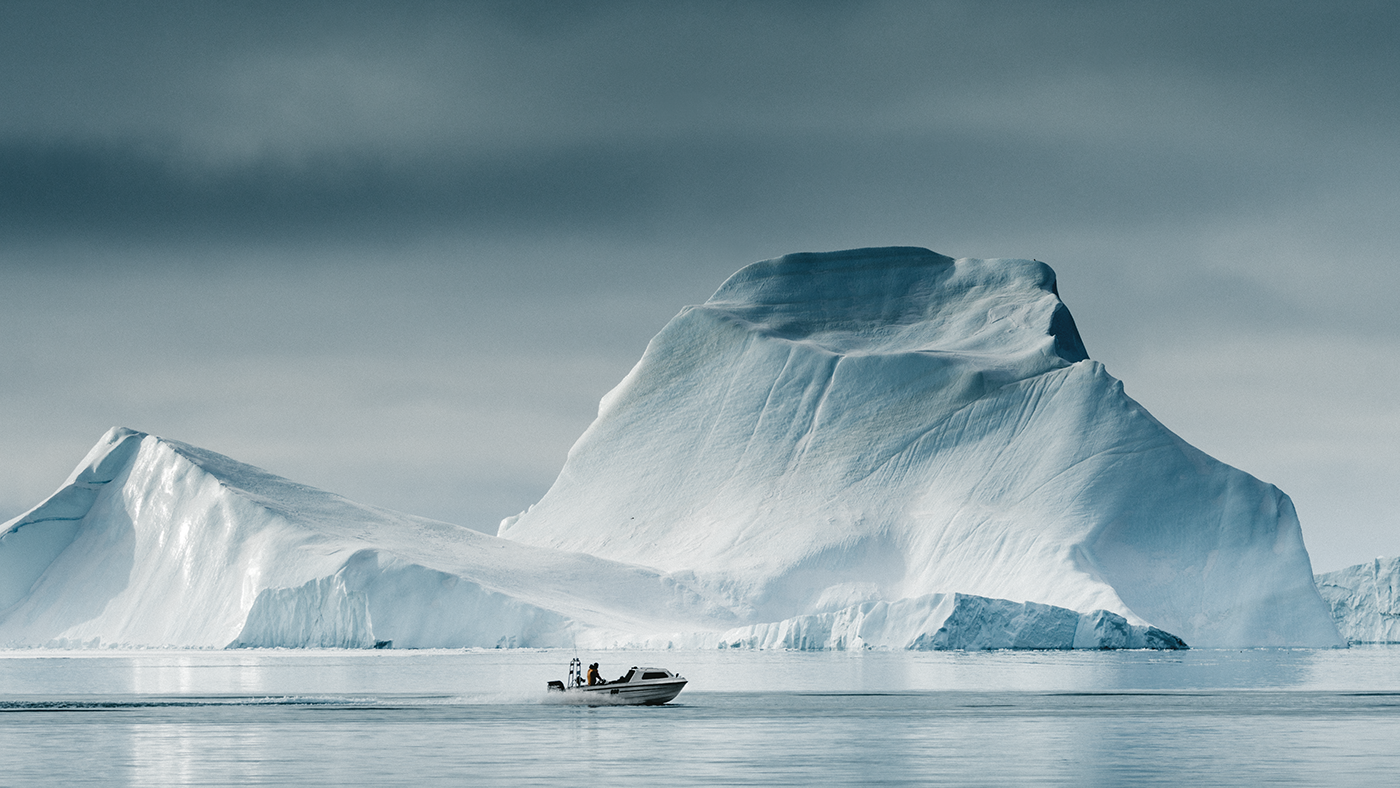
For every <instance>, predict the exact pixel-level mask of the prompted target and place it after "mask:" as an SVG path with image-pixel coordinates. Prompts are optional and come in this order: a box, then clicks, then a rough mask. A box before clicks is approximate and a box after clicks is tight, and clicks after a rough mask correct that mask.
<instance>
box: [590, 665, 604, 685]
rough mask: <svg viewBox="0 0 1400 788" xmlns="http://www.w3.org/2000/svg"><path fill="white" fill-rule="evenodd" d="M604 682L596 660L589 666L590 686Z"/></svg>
mask: <svg viewBox="0 0 1400 788" xmlns="http://www.w3.org/2000/svg"><path fill="white" fill-rule="evenodd" d="M602 683H603V677H602V676H600V675H598V663H597V662H594V663H593V664H592V665H589V666H588V686H590V687H592V686H594V685H596V684H602Z"/></svg>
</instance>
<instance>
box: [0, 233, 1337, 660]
mask: <svg viewBox="0 0 1400 788" xmlns="http://www.w3.org/2000/svg"><path fill="white" fill-rule="evenodd" d="M1168 633H1171V634H1168ZM1182 639H1184V640H1185V642H1187V643H1190V644H1191V645H1192V646H1201V645H1205V646H1261V645H1324V646H1330V645H1337V644H1340V643H1341V642H1342V641H1341V640H1340V638H1339V637H1338V635H1337V631H1336V628H1335V626H1333V624H1332V622H1331V619H1330V617H1329V616H1328V614H1327V607H1326V605H1325V604H1324V603H1323V601H1322V599H1321V597H1319V596H1318V592H1317V589H1316V587H1315V586H1314V585H1313V582H1312V575H1311V570H1310V568H1309V563H1308V558H1307V553H1306V551H1305V550H1304V548H1303V544H1302V538H1301V533H1300V529H1299V526H1298V522H1297V519H1296V517H1295V515H1294V513H1293V508H1292V505H1291V503H1290V502H1289V500H1288V498H1287V496H1285V495H1283V494H1282V493H1281V492H1279V491H1278V490H1277V489H1276V488H1274V487H1272V486H1270V485H1267V484H1264V483H1263V482H1260V481H1258V480H1257V479H1254V478H1253V477H1251V476H1248V475H1247V474H1245V473H1243V472H1240V471H1238V470H1235V469H1233V468H1230V467H1228V466H1226V465H1223V464H1221V463H1219V462H1217V461H1215V460H1213V459H1211V458H1209V457H1207V456H1206V455H1204V454H1202V453H1201V452H1199V451H1197V450H1195V449H1193V448H1192V447H1190V446H1188V445H1187V444H1186V443H1185V442H1183V441H1181V440H1180V439H1179V438H1177V437H1176V436H1175V435H1173V434H1172V433H1170V432H1169V431H1168V430H1166V428H1164V427H1163V426H1162V425H1160V424H1159V423H1158V422H1157V421H1156V420H1154V419H1153V418H1152V417H1151V416H1150V415H1148V414H1147V413H1146V412H1145V411H1144V410H1143V409H1142V408H1141V407H1140V406H1138V405H1137V403H1135V402H1133V401H1132V400H1131V399H1129V398H1128V397H1127V396H1126V395H1125V394H1124V393H1123V390H1122V385H1121V384H1120V383H1119V382H1118V381H1116V380H1114V379H1113V378H1112V377H1110V376H1109V375H1108V374H1107V372H1106V371H1104V369H1103V367H1102V366H1101V365H1099V364H1097V363H1096V362H1093V361H1090V360H1088V356H1087V353H1086V352H1085V350H1084V345H1083V343H1082V341H1081V340H1080V338H1079V335H1078V331H1077V329H1076V328H1075V325H1074V321H1073V319H1072V318H1071V317H1070V314H1069V312H1068V310H1067V309H1066V308H1065V306H1064V304H1063V303H1061V302H1060V299H1059V297H1058V295H1057V293H1056V288H1055V279H1054V274H1053V272H1051V271H1050V269H1049V268H1048V267H1047V266H1045V265H1044V264H1041V263H1036V262H1033V261H1025V260H988V261H982V260H959V261H953V260H951V259H949V258H946V257H942V256H940V255H936V254H934V253H932V252H929V251H927V250H921V249H883V250H855V251H851V252H841V253H833V254H821V255H790V256H788V257H784V258H779V259H776V260H770V261H766V262H763V263H758V264H755V265H753V266H749V267H748V268H745V269H743V270H742V271H740V272H739V273H737V274H735V276H734V277H732V278H731V279H730V280H729V281H728V282H726V283H725V284H724V285H723V286H722V287H721V288H720V290H719V291H718V292H717V293H716V294H715V296H714V297H713V298H711V299H710V301H708V302H707V303H706V304H703V305H700V306H697V307H689V308H687V309H685V310H683V311H682V312H681V314H680V315H678V316H677V317H676V318H675V319H674V320H672V321H671V323H670V324H668V325H667V326H666V327H665V328H664V329H663V330H662V332H661V333H660V334H658V335H657V337H656V338H655V339H653V340H652V342H651V344H650V345H649V346H648V348H647V351H646V353H645V354H644V355H643V357H642V359H641V361H640V362H639V363H638V364H637V366H636V367H635V368H634V369H633V370H632V371H631V373H629V374H628V376H627V377H626V378H625V379H624V380H623V381H622V383H621V384H619V385H618V387H617V388H615V389H614V390H613V391H612V392H610V393H609V394H608V395H607V396H606V397H604V399H603V401H602V403H601V404H600V408H599V416H598V419H597V420H596V421H595V422H594V424H593V425H592V426H590V427H589V429H588V430H587V432H585V433H584V435H583V436H582V437H581V438H580V439H579V441H578V443H577V444H576V445H575V446H574V448H573V449H572V450H571V451H570V453H569V457H568V460H567V462H566V463H565V466H564V468H563V470H562V471H561V473H560V475H559V478H558V480H557V481H556V482H555V484H554V486H553V487H552V488H551V489H550V491H549V492H548V493H547V494H546V495H545V496H544V498H543V499H542V500H541V501H539V502H538V503H537V504H536V505H534V506H533V507H531V508H530V509H529V510H527V511H526V512H524V513H522V514H521V515H518V516H516V517H512V518H507V520H506V521H505V522H504V523H503V524H502V527H501V530H500V536H498V537H493V536H488V535H485V534H481V533H478V532H476V531H473V530H470V529H467V528H464V527H460V526H456V525H452V524H449V523H443V522H437V521H433V520H427V519H424V518H420V517H414V516H412V515H407V514H401V513H397V512H392V511H387V510H383V509H378V508H375V507H369V506H363V505H360V504H356V503H354V502H352V501H349V500H347V499H345V498H342V497H340V496H338V495H334V494H332V493H329V492H325V491H322V490H317V489H314V488H311V487H307V486H305V485H300V484H297V483H295V482H292V481H289V480H287V479H283V478H281V477H277V476H274V475H272V474H270V473H267V472H266V471H263V470H261V469H258V468H254V467H252V466H249V465H244V464H242V463H239V462H236V461H234V460H232V459H230V458H228V457H224V456H222V455H219V454H215V453H214V452H210V451H207V450H204V449H199V448H196V447H193V446H189V445H186V444H183V443H179V442H177V441H173V440H167V439H163V438H159V437H156V436H153V435H147V434H144V433H140V432H135V431H132V430H127V429H120V428H113V429H112V430H111V431H109V432H108V433H107V435H105V436H104V437H103V438H102V440H100V441H99V442H98V444H97V445H96V446H95V447H94V448H93V450H92V451H91V452H90V453H89V454H88V456H87V457H86V458H85V459H84V460H83V462H82V463H80V464H79V466H78V468H77V469H76V470H75V471H74V472H73V474H72V475H71V476H70V477H69V479H68V480H67V481H66V482H65V483H64V485H63V486H62V487H60V489H59V490H58V491H57V492H56V493H54V494H53V495H52V496H50V497H49V498H48V499H47V500H45V501H43V502H42V503H40V504H39V505H38V506H36V507H35V508H34V509H32V510H30V511H29V512H27V513H25V514H23V515H21V516H19V517H17V518H15V519H13V520H11V521H9V522H8V523H5V524H4V525H0V646H44V645H50V646H53V645H58V646H63V645H84V646H109V645H126V646H183V647H213V648H222V647H270V646H284V647H304V646H318V647H346V648H368V647H372V646H373V645H375V644H376V643H377V642H382V641H392V642H393V644H394V646H395V647H398V648H403V647H408V648H415V647H513V646H521V647H535V646H566V645H578V646H580V647H588V648H606V647H615V646H639V647H682V648H684V647H689V648H702V647H703V648H714V647H720V646H723V647H741V648H825V649H848V648H849V649H857V648H890V649H945V648H962V649H983V648H1055V649H1059V648H1176V647H1181V646H1183V645H1184V643H1183V642H1182Z"/></svg>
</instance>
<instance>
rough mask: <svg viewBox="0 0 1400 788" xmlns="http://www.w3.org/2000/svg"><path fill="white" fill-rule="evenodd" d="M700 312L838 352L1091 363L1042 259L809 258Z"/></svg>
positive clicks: (727, 293) (734, 279) (757, 268)
mask: <svg viewBox="0 0 1400 788" xmlns="http://www.w3.org/2000/svg"><path fill="white" fill-rule="evenodd" d="M697 308H699V309H707V310H711V311H714V312H716V313H722V314H726V315H730V316H732V317H733V318H735V319H738V320H741V321H743V322H744V323H746V324H747V325H749V326H751V327H752V328H753V330H755V331H759V332H762V333H763V334H765V335H767V336H771V337H777V338H782V339H786V340H790V341H806V342H812V343H814V344H816V345H819V346H821V347H825V348H827V349H828V350H830V351H832V352H835V353H860V352H882V353H890V352H900V351H906V352H920V351H922V352H940V351H941V352H966V353H984V354H1002V355H1005V354H1014V353H1017V352H1019V351H1022V350H1029V349H1038V348H1039V346H1040V345H1042V344H1044V343H1045V341H1046V338H1047V337H1048V338H1049V340H1050V341H1051V347H1052V349H1053V353H1054V354H1055V355H1057V356H1058V357H1059V358H1060V359H1062V360H1063V361H1065V362H1069V363H1073V362H1076V361H1082V360H1084V359H1086V358H1088V357H1089V355H1088V353H1087V352H1086V351H1085V349H1084V342H1083V340H1082V339H1081V338H1080V336H1079V330H1078V329H1077V328H1076V327H1075V325H1074V318H1072V317H1071V316H1070V314H1069V310H1068V309H1066V308H1065V306H1064V304H1063V302H1061V300H1060V297H1059V294H1058V290H1057V287H1056V284H1055V272H1054V271H1053V270H1051V268H1050V266H1048V265H1046V264H1045V263H1041V262H1038V261H1035V260H975V259H962V260H954V259H952V258H951V257H946V256H944V255H941V254H938V253H936V252H932V251H929V250H928V249H920V248H917V247H887V248H875V249H853V250H849V251H844V252H822V253H815V252H804V253H799V254H789V255H784V256H783V257H778V258H775V259H772V260H765V261H763V262H758V263H754V264H752V265H749V266H746V267H745V268H743V269H741V270H740V271H738V272H737V273H735V274H734V275H733V276H731V277H729V279H728V280H727V281H725V283H724V284H723V285H721V286H720V288H719V290H717V291H716V292H715V294H714V295H713V296H711V298H710V299H709V300H708V301H706V302H705V303H704V304H703V305H701V306H700V307H697Z"/></svg>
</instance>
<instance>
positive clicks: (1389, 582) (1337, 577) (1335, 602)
mask: <svg viewBox="0 0 1400 788" xmlns="http://www.w3.org/2000/svg"><path fill="white" fill-rule="evenodd" d="M1317 589H1318V591H1320V592H1321V593H1322V598H1323V599H1324V600H1326V602H1327V604H1328V606H1329V607H1330V608H1331V609H1332V619H1333V620H1334V621H1336V622H1337V629H1338V630H1339V631H1340V632H1341V633H1342V637H1344V638H1346V639H1347V641H1348V642H1351V643H1400V557H1395V558H1377V559H1375V560H1374V561H1368V562H1366V563H1364V564H1357V565H1356V566H1349V567H1347V568H1346V569H1338V570H1337V571H1335V572H1327V573H1324V574H1320V575H1318V576H1317Z"/></svg>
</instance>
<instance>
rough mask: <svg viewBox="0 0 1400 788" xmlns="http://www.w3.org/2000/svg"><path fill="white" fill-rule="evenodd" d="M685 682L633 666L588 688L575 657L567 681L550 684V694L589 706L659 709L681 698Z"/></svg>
mask: <svg viewBox="0 0 1400 788" xmlns="http://www.w3.org/2000/svg"><path fill="white" fill-rule="evenodd" d="M685 685H686V678H685V677H684V676H678V675H676V674H675V673H672V672H671V671H669V670H666V669H665V668H642V667H637V666H635V665H634V666H633V667H631V668H628V670H627V672H626V673H624V674H622V677H621V678H619V679H618V680H617V681H603V680H602V679H595V680H594V683H593V684H589V683H588V681H587V678H586V676H585V674H584V672H583V667H582V664H581V663H580V662H579V660H578V658H577V657H575V658H574V659H573V661H572V662H570V663H569V680H568V682H563V681H551V682H549V691H550V692H562V693H564V696H565V697H566V698H567V699H568V700H570V701H574V702H578V703H587V704H590V705H598V706H604V705H621V706H660V705H661V704H663V703H669V702H671V701H672V700H674V699H675V697H676V696H677V695H679V694H681V690H682V689H683V688H684V687H685Z"/></svg>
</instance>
